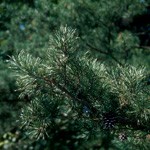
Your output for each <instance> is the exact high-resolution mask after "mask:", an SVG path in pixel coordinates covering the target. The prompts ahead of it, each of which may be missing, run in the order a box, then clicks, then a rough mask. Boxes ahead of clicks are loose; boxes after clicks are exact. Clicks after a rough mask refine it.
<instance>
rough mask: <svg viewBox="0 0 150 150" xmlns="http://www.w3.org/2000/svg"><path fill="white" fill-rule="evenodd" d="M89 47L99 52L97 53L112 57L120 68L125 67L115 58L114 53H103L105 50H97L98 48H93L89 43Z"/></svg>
mask: <svg viewBox="0 0 150 150" xmlns="http://www.w3.org/2000/svg"><path fill="white" fill-rule="evenodd" d="M87 46H88V47H90V48H91V49H93V50H95V51H97V52H100V53H102V54H105V55H108V56H110V57H111V58H112V59H113V60H114V61H115V62H117V63H118V64H119V65H120V66H124V65H123V64H122V63H121V62H120V61H119V60H118V59H117V58H116V57H115V56H113V55H112V53H110V52H106V51H103V50H101V49H98V48H96V47H93V46H92V45H90V44H88V43H87Z"/></svg>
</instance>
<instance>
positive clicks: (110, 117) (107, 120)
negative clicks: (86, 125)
mask: <svg viewBox="0 0 150 150" xmlns="http://www.w3.org/2000/svg"><path fill="white" fill-rule="evenodd" d="M115 123H116V118H115V115H114V114H113V113H111V112H109V113H105V114H103V126H104V128H105V129H110V128H113V127H114V125H115Z"/></svg>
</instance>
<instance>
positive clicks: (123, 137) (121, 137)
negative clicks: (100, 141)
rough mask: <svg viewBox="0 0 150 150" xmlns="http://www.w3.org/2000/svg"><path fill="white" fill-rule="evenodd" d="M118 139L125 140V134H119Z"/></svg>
mask: <svg viewBox="0 0 150 150" xmlns="http://www.w3.org/2000/svg"><path fill="white" fill-rule="evenodd" d="M119 139H120V141H124V140H126V139H127V136H126V134H125V133H120V134H119Z"/></svg>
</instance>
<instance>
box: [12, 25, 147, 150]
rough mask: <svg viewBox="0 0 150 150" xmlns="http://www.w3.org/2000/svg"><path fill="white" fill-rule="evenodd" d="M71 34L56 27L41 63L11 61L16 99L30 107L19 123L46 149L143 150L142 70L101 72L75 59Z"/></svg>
mask: <svg viewBox="0 0 150 150" xmlns="http://www.w3.org/2000/svg"><path fill="white" fill-rule="evenodd" d="M79 41H80V39H79V38H78V37H77V35H76V32H75V30H73V29H71V28H68V27H61V28H60V31H57V32H56V33H55V34H54V36H52V37H51V38H50V43H49V48H48V49H45V53H44V56H43V58H42V57H41V58H40V57H35V56H32V55H31V54H28V53H26V52H24V51H21V52H20V53H19V54H18V55H17V56H14V57H12V61H11V68H13V69H14V70H16V73H17V83H18V86H19V90H20V91H21V94H20V97H24V96H26V95H27V96H28V97H29V98H30V100H31V102H30V103H29V104H28V105H27V106H25V107H24V109H23V110H22V114H21V121H22V124H23V125H24V127H25V128H26V130H27V133H28V135H29V137H30V138H31V139H32V140H39V141H40V140H43V141H46V148H48V149H140V148H141V147H144V149H149V147H150V144H149V142H148V140H149V139H148V138H146V137H148V135H149V123H150V108H149V106H150V101H149V94H150V93H149V85H148V84H147V80H148V74H147V73H146V68H144V67H140V68H136V67H134V66H130V65H125V66H121V65H119V64H118V65H116V66H112V67H110V66H107V65H106V64H103V63H100V62H99V61H98V60H97V59H94V58H93V59H92V57H91V55H90V53H89V52H88V51H87V53H85V54H83V55H82V54H81V53H80V51H78V47H79V46H78V43H80V42H79Z"/></svg>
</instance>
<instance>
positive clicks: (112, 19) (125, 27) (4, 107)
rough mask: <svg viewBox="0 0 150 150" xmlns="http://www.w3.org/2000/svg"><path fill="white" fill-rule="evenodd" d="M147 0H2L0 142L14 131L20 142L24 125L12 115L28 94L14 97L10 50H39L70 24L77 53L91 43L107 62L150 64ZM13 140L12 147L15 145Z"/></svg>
mask: <svg viewBox="0 0 150 150" xmlns="http://www.w3.org/2000/svg"><path fill="white" fill-rule="evenodd" d="M149 4H150V1H149V0H113V1H112V0H107V1H106V0H86V1H85V0H13V1H12V0H1V2H0V147H1V145H4V141H6V140H5V139H7V140H8V139H9V138H10V139H11V137H12V138H15V137H16V140H15V139H14V143H15V142H18V143H19V142H20V141H19V140H18V139H19V138H20V136H21V134H20V133H22V131H20V129H19V127H20V125H19V123H16V120H18V118H19V115H18V114H19V112H20V108H21V107H22V105H24V104H26V103H28V101H29V99H28V97H25V98H24V99H21V100H18V92H17V91H16V85H15V78H14V77H13V73H12V72H11V71H10V70H9V68H8V64H7V60H9V58H10V56H12V55H15V54H17V53H18V52H19V51H20V50H22V49H24V50H26V51H29V52H30V53H32V54H33V55H35V56H39V57H40V56H42V55H43V54H44V53H43V52H42V51H44V49H45V48H46V47H47V46H48V44H47V43H48V41H49V36H50V35H51V33H53V31H54V30H56V29H58V28H59V27H60V26H61V25H68V26H70V27H72V28H75V29H77V32H78V35H79V37H80V38H81V40H80V43H79V44H80V46H79V49H80V51H81V53H82V52H84V49H85V50H87V49H89V50H91V53H92V55H94V56H96V57H97V59H98V60H100V61H102V62H105V63H108V64H109V65H114V64H116V63H119V64H121V65H123V64H125V63H130V64H132V65H134V66H139V65H144V66H146V67H147V68H148V69H149V68H150V5H149ZM8 133H10V134H8ZM7 134H8V136H6V135H7ZM24 139H25V138H24ZM17 140H18V141H17ZM21 142H25V141H23V140H22V141H21ZM21 142H20V143H21ZM6 143H7V142H6ZM10 143H13V140H12V141H11V142H10ZM29 143H30V144H31V145H34V144H35V143H34V142H33V143H32V141H30V142H29ZM30 144H29V145H30ZM5 145H7V146H8V144H5ZM12 145H13V144H10V145H9V146H10V147H9V148H10V149H11V148H12V149H14V147H13V146H14V145H13V146H12ZM18 145H23V144H18ZM24 145H25V144H24ZM36 145H37V144H36ZM7 146H6V149H7V148H8V147H7ZM21 148H22V147H21ZM38 148H39V147H38V145H37V149H38ZM18 149H19V148H18ZM24 149H27V147H26V146H25V147H24Z"/></svg>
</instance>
